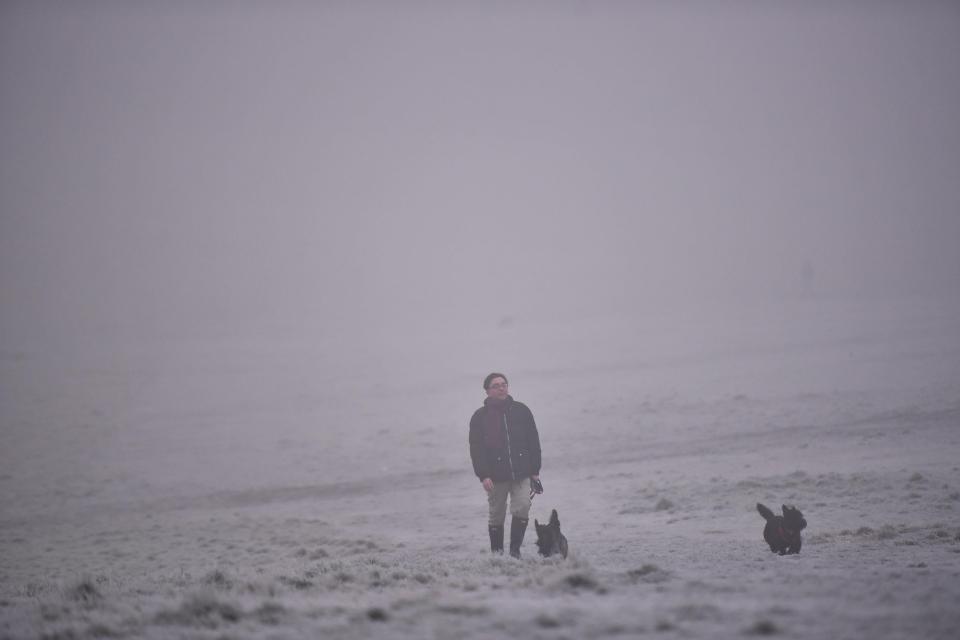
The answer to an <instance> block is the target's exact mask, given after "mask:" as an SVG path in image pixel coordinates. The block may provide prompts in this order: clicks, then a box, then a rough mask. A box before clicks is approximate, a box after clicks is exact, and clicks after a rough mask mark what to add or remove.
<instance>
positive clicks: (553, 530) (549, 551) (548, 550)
mask: <svg viewBox="0 0 960 640" xmlns="http://www.w3.org/2000/svg"><path fill="white" fill-rule="evenodd" d="M533 526H534V528H536V530H537V548H538V550H539V551H540V555H542V556H544V557H546V558H549V557H550V556H552V555H554V554H557V553H559V554H560V555H561V556H563V557H564V558H566V557H567V538H566V536H564V535H563V534H562V533H560V518H558V517H557V510H556V509H554V510H553V512H551V513H550V522H549V523H547V524H540V523H539V522H537V521H536V520H534V521H533Z"/></svg>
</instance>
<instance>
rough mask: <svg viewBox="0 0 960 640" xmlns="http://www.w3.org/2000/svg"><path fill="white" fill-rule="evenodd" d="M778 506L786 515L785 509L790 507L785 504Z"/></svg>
mask: <svg viewBox="0 0 960 640" xmlns="http://www.w3.org/2000/svg"><path fill="white" fill-rule="evenodd" d="M780 508H781V509H783V515H787V511H790V510H791V509H790V507H788V506H787V505H785V504H782V505H780Z"/></svg>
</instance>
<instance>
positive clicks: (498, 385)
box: [490, 382, 507, 389]
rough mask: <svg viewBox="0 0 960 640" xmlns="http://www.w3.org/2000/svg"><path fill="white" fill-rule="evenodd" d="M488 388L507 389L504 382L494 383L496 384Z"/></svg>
mask: <svg viewBox="0 0 960 640" xmlns="http://www.w3.org/2000/svg"><path fill="white" fill-rule="evenodd" d="M490 388H491V389H506V388H507V383H506V382H498V383H496V384H492V385H490Z"/></svg>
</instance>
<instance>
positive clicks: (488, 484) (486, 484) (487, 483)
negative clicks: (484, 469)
mask: <svg viewBox="0 0 960 640" xmlns="http://www.w3.org/2000/svg"><path fill="white" fill-rule="evenodd" d="M483 490H484V491H486V492H487V493H490V492H491V491H493V480H491V479H490V478H484V479H483Z"/></svg>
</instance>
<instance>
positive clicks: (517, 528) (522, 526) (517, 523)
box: [510, 516, 527, 558]
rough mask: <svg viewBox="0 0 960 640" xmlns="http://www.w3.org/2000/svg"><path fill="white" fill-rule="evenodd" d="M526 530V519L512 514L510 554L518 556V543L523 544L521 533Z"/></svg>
mask: <svg viewBox="0 0 960 640" xmlns="http://www.w3.org/2000/svg"><path fill="white" fill-rule="evenodd" d="M526 531H527V521H526V520H525V519H523V518H518V517H517V516H513V518H512V519H511V520H510V555H511V556H513V557H514V558H519V557H520V545H521V544H523V534H524V533H526Z"/></svg>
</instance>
